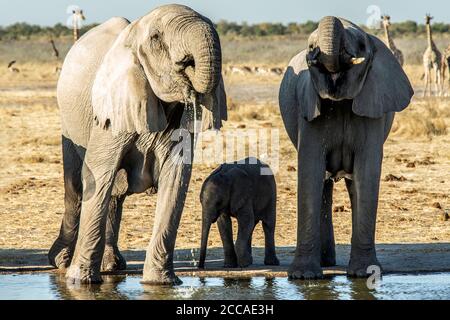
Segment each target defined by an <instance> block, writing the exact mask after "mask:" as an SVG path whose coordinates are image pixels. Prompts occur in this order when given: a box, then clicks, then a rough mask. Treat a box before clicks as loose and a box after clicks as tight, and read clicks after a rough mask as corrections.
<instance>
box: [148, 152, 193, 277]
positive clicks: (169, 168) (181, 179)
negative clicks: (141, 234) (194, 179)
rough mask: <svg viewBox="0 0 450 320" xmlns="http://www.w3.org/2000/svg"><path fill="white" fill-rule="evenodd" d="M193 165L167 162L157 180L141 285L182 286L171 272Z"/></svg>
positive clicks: (176, 160) (173, 161) (178, 161)
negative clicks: (151, 224)
mask: <svg viewBox="0 0 450 320" xmlns="http://www.w3.org/2000/svg"><path fill="white" fill-rule="evenodd" d="M191 170H192V165H191V164H186V163H183V162H182V161H181V158H180V159H173V158H170V159H168V160H167V161H166V163H165V164H164V165H163V167H162V169H161V173H160V176H159V179H158V199H157V204H156V215H155V222H154V225H153V233H152V238H151V240H150V244H149V246H148V248H147V253H146V257H145V264H144V275H143V281H142V282H143V283H147V284H172V285H177V284H181V280H180V279H179V278H178V277H177V276H176V275H175V272H174V268H173V255H174V249H175V240H176V237H177V230H178V226H179V224H180V219H181V214H182V211H183V207H184V202H185V200H186V193H187V190H188V187H189V180H190V177H191Z"/></svg>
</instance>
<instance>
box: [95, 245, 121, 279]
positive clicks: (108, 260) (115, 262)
mask: <svg viewBox="0 0 450 320" xmlns="http://www.w3.org/2000/svg"><path fill="white" fill-rule="evenodd" d="M126 268H127V262H126V260H125V258H124V257H123V256H122V254H121V253H120V251H119V249H118V248H117V247H113V246H108V245H107V246H106V247H105V252H104V254H103V259H102V269H101V270H102V271H106V272H111V271H118V270H125V269H126Z"/></svg>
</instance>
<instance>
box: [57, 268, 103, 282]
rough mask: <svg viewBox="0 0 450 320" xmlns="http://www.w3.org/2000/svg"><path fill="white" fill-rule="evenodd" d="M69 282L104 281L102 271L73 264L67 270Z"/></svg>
mask: <svg viewBox="0 0 450 320" xmlns="http://www.w3.org/2000/svg"><path fill="white" fill-rule="evenodd" d="M66 279H67V282H69V283H72V284H94V283H102V282H103V280H102V277H101V276H100V272H97V271H94V269H92V268H87V267H80V266H79V265H77V264H71V265H70V267H69V269H67V272H66Z"/></svg>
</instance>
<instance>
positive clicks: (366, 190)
mask: <svg viewBox="0 0 450 320" xmlns="http://www.w3.org/2000/svg"><path fill="white" fill-rule="evenodd" d="M382 152H383V151H382V150H378V152H372V154H365V155H361V156H359V157H358V155H357V156H355V164H354V172H353V181H351V182H350V181H347V188H348V190H349V193H350V197H351V202H352V240H351V244H352V247H351V253H350V261H349V265H348V269H347V274H348V275H349V276H354V277H366V276H368V273H367V268H368V267H369V266H373V265H376V266H379V267H380V268H381V265H380V263H379V262H378V259H377V256H376V250H375V225H376V217H377V206H378V193H379V185H380V174H381V162H382Z"/></svg>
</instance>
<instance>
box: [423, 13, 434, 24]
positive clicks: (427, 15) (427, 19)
mask: <svg viewBox="0 0 450 320" xmlns="http://www.w3.org/2000/svg"><path fill="white" fill-rule="evenodd" d="M433 18H434V17H432V16H431V15H430V14H429V13H427V14H426V15H425V24H431V20H433Z"/></svg>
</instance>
